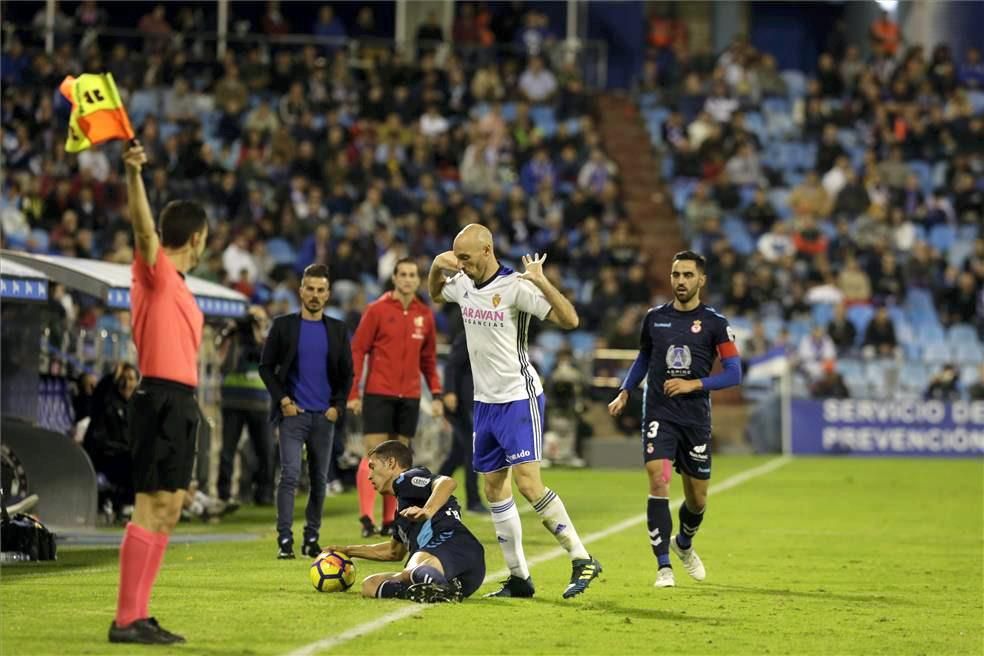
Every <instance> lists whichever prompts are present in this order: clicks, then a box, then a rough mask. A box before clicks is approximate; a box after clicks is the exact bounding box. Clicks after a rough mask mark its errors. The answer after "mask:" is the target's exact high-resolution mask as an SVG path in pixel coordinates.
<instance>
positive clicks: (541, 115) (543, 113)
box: [530, 105, 557, 125]
mask: <svg viewBox="0 0 984 656" xmlns="http://www.w3.org/2000/svg"><path fill="white" fill-rule="evenodd" d="M530 118H531V119H533V122H534V123H536V124H537V125H541V124H543V123H556V122H557V117H556V116H555V115H554V108H553V107H550V106H548V105H537V106H535V107H531V108H530Z"/></svg>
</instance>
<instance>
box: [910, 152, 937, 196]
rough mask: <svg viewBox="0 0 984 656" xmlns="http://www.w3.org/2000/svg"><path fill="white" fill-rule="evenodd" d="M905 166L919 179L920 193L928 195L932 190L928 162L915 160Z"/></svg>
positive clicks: (931, 177)
mask: <svg viewBox="0 0 984 656" xmlns="http://www.w3.org/2000/svg"><path fill="white" fill-rule="evenodd" d="M907 164H908V166H909V170H910V171H912V172H913V173H915V174H916V177H918V178H919V188H920V189H922V192H923V193H924V194H928V193H930V192H931V191H932V190H933V173H932V171H931V170H930V167H929V162H924V161H922V160H918V159H916V160H912V161H911V162H907Z"/></svg>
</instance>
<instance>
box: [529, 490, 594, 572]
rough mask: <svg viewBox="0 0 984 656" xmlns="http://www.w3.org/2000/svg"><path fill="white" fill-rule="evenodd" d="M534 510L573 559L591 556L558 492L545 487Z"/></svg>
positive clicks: (583, 558) (585, 558)
mask: <svg viewBox="0 0 984 656" xmlns="http://www.w3.org/2000/svg"><path fill="white" fill-rule="evenodd" d="M533 510H535V511H536V514H538V515H539V516H540V519H541V520H543V525H544V526H546V527H547V530H548V531H550V532H551V533H553V536H554V537H555V538H557V542H559V543H560V546H562V547H563V548H564V549H567V553H569V554H570V555H571V559H572V560H587V559H588V558H590V557H591V556H589V555H588V552H587V550H586V549H585V548H584V545H583V544H581V538H580V536H579V535H578V534H577V531H575V530H574V524H573V523H572V522H571V518H570V515H568V514H567V508H566V507H565V506H564V502H563V501H561V500H560V497H559V496H557V493H556V492H554V491H553V490H551V489H550V488H545V489H544V492H543V496H542V497H540V500H539V501H537V502H536V503H534V504H533Z"/></svg>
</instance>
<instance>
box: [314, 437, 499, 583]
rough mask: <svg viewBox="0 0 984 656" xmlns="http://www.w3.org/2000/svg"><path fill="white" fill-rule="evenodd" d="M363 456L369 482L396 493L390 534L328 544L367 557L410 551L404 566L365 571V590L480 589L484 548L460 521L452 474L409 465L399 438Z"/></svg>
mask: <svg viewBox="0 0 984 656" xmlns="http://www.w3.org/2000/svg"><path fill="white" fill-rule="evenodd" d="M367 457H368V460H369V480H370V482H371V483H372V486H373V487H374V488H376V491H377V492H379V493H380V494H387V495H393V496H395V497H396V501H397V513H396V526H395V530H394V531H393V536H392V538H391V539H390V541H389V542H380V543H378V544H365V545H349V546H331V547H328V548H329V549H331V550H333V551H342V552H344V553H346V554H348V555H349V556H352V557H355V558H365V559H366V560H381V561H395V560H402V559H403V558H404V557H406V556H407V554H409V555H410V557H409V558H408V559H407V562H406V566H404V568H403V571H402V572H397V573H392V572H388V573H382V574H373V575H372V576H368V577H366V579H365V580H364V581H363V582H362V594H363V596H365V597H378V598H380V599H385V598H396V599H409V600H410V601H416V602H418V603H435V602H446V601H460V600H462V599H464V598H465V597H468V596H470V595H471V594H472V593H474V592H475V591H476V590H478V588H479V587H480V586H481V585H482V582H483V581H484V580H485V549H484V548H482V544H481V543H480V542H479V541H478V539H477V538H476V537H475V536H474V535H472V533H471V531H469V530H468V529H467V528H466V527H465V525H464V524H462V523H461V507H460V506H459V505H458V500H457V499H455V498H454V497H453V496H452V493H453V492H454V490H455V488H456V487H457V483H455V482H454V479H451V478H448V477H446V476H435V475H434V474H432V473H431V472H430V471H428V470H427V468H426V467H413V454H412V452H411V451H410V447H408V446H406V445H405V444H403V443H402V442H399V441H397V440H389V441H386V442H383V443H382V444H380V445H379V446H377V447H376V448H374V449H372V450H371V451H370V452H369V453H368V454H367Z"/></svg>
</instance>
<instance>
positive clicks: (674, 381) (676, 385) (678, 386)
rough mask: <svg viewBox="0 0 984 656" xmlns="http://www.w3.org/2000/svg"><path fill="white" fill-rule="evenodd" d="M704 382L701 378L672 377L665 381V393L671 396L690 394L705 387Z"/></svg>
mask: <svg viewBox="0 0 984 656" xmlns="http://www.w3.org/2000/svg"><path fill="white" fill-rule="evenodd" d="M703 387H704V386H703V384H701V382H700V381H699V380H686V379H684V378H671V379H669V380H668V381H666V382H665V383H663V394H666V395H667V396H669V397H671V398H672V397H674V396H679V395H681V394H690V393H691V392H696V391H698V390H700V389H703Z"/></svg>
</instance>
